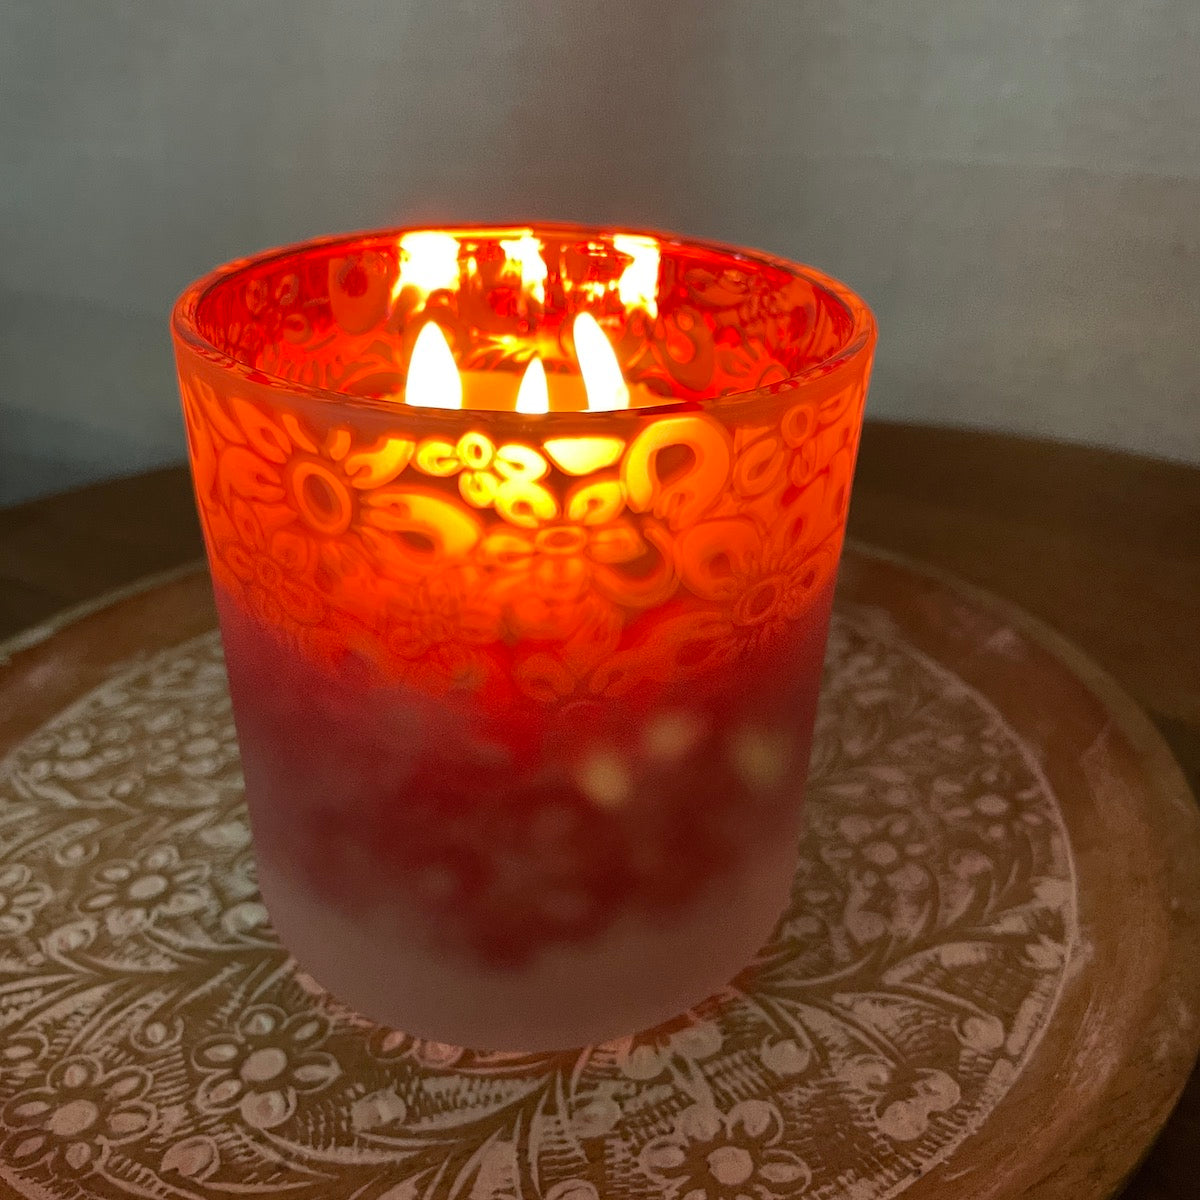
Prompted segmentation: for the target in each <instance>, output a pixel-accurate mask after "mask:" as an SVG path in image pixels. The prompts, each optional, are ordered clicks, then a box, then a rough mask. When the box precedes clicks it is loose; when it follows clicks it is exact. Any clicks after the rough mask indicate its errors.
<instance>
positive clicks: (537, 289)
mask: <svg viewBox="0 0 1200 1200" xmlns="http://www.w3.org/2000/svg"><path fill="white" fill-rule="evenodd" d="M500 249H501V250H503V251H504V257H505V258H507V259H508V261H509V262H510V263H512V264H513V265H514V266H515V267H516V268H517V273H518V274H519V275H520V276H521V284H522V286H523V287H524V288H525V290H526V291H527V292H528V293H529V296H530V297H531V298H532V299H534V300H536V301H537V302H538V303H539V304H545V302H546V276H547V274H548V272H547V270H546V262H545V260H544V259H543V258H542V244H541V242H539V241H538V239H537V238H535V237H534V236H533V235H532V234H531V233H525V234H522V235H521V236H520V237H519V238H506V239H505V240H503V241H501V243H500ZM543 411H544V410H543Z"/></svg>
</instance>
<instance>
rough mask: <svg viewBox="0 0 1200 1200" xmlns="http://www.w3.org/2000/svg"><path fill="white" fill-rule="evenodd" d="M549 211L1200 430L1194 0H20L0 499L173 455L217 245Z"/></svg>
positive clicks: (990, 401) (1148, 446)
mask: <svg viewBox="0 0 1200 1200" xmlns="http://www.w3.org/2000/svg"><path fill="white" fill-rule="evenodd" d="M527 216H558V217H564V218H580V219H584V220H593V219H594V220H602V221H628V222H631V223H644V224H651V225H658V226H663V227H668V228H677V229H680V230H682V231H685V232H692V233H696V234H701V235H706V236H714V237H719V238H722V239H726V240H731V241H738V242H744V243H748V244H752V245H758V246H761V247H764V248H767V249H770V250H773V251H776V252H779V253H782V254H786V255H792V256H797V257H801V258H804V259H807V260H808V261H811V262H813V263H816V264H818V265H820V266H822V267H824V268H826V269H828V270H830V271H832V272H833V273H835V274H837V275H839V276H841V277H842V278H844V279H845V280H846V281H847V282H849V283H851V284H853V285H855V286H856V287H857V288H858V289H859V290H860V291H862V292H863V293H864V294H865V295H866V296H867V298H868V299H869V300H870V301H871V302H872V304H873V305H874V307H875V308H876V311H877V313H878V315H879V318H880V323H881V327H882V341H881V346H880V353H879V358H878V367H877V374H876V384H875V387H874V389H873V393H872V401H871V411H872V412H873V413H874V414H875V415H878V416H887V417H893V418H898V419H903V420H914V421H934V422H944V423H951V424H965V425H982V426H990V427H995V428H1001V429H1008V430H1018V431H1024V432H1029V433H1034V434H1043V435H1050V436H1055V437H1062V438H1069V439H1076V440H1083V441H1088V442H1098V443H1105V444H1109V445H1113V446H1118V447H1125V448H1128V449H1131V450H1137V451H1143V452H1148V453H1152V454H1157V455H1163V456H1168V457H1174V458H1181V459H1187V460H1191V461H1193V462H1200V3H1198V2H1197V0H889V2H888V3H877V2H874V0H811V2H810V0H519V2H511V0H505V2H500V0H409V2H405V0H338V2H336V3H334V2H332V0H206V2H204V3H199V2H194V0H107V2H105V3H95V2H94V0H0V503H2V502H7V501H13V500H17V499H19V498H22V497H25V496H30V495H33V494H37V493H39V492H43V491H50V490H54V489H58V488H62V487H66V486H69V485H71V484H75V483H79V482H82V481H85V480H90V479H93V478H99V477H103V476H107V475H113V474H117V473H123V472H129V471H133V470H137V469H140V468H143V467H146V466H149V465H153V464H157V463H162V462H166V461H171V460H174V459H178V458H180V457H181V456H182V438H181V432H180V425H179V420H178V417H177V411H176V400H175V395H174V381H173V376H172V364H171V355H170V346H169V340H168V337H167V331H166V318H167V312H168V308H169V305H170V303H171V301H172V299H173V297H174V296H175V294H176V293H177V292H178V291H179V290H180V289H181V287H182V286H183V285H184V284H185V283H186V282H187V281H188V280H189V279H191V278H192V277H193V276H195V275H197V274H200V273H201V272H203V271H205V270H206V269H207V268H209V267H211V266H213V265H215V264H216V263H218V262H220V261H224V260H225V259H227V258H230V257H233V256H236V255H240V254H243V253H247V252H250V251H253V250H256V249H260V248H263V247H265V246H269V245H276V244H279V243H282V242H287V241H291V240H294V239H298V238H302V237H306V236H309V235H312V234H317V233H324V232H330V231H334V230H339V229H350V228H361V227H365V226H371V225H377V224H383V223H388V222H398V221H406V220H439V219H450V218H458V219H465V220H484V219H520V218H521V217H527Z"/></svg>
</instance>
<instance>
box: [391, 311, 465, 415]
mask: <svg viewBox="0 0 1200 1200" xmlns="http://www.w3.org/2000/svg"><path fill="white" fill-rule="evenodd" d="M404 399H405V403H407V404H408V405H409V406H410V407H411V408H462V406H463V390H462V379H461V378H460V377H459V374H458V364H457V363H456V362H455V361H454V355H453V354H452V353H451V352H450V344H449V343H448V342H447V341H446V335H445V334H444V333H443V332H442V328H441V326H440V325H438V324H437V323H436V322H435V321H430V322H429V323H428V324H427V325H423V326H422V327H421V332H420V333H418V334H417V340H416V342H415V343H414V344H413V350H412V357H411V358H410V359H409V360H408V383H407V384H406V386H405V389H404Z"/></svg>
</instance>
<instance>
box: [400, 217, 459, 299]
mask: <svg viewBox="0 0 1200 1200" xmlns="http://www.w3.org/2000/svg"><path fill="white" fill-rule="evenodd" d="M458 275H459V266H458V239H457V238H456V237H455V236H454V235H453V234H451V233H439V232H438V231H437V230H435V229H429V230H418V231H416V232H413V233H406V234H404V235H403V236H402V237H401V238H400V273H399V274H398V275H397V276H396V282H395V283H394V284H393V285H392V303H393V304H394V303H395V302H396V300H397V299H399V296H400V293H401V292H402V291H404V289H405V288H406V287H413V288H416V289H417V290H418V291H419V292H420V293H421V294H422V295H423V296H428V295H429V293H430V292H436V291H438V290H439V289H440V288H451V289H453V288H457V286H458Z"/></svg>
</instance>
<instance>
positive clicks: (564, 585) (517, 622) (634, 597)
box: [479, 480, 675, 637]
mask: <svg viewBox="0 0 1200 1200" xmlns="http://www.w3.org/2000/svg"><path fill="white" fill-rule="evenodd" d="M624 505H625V500H624V493H623V491H622V489H621V485H620V484H619V483H618V482H617V481H616V480H600V481H593V482H590V483H585V484H581V485H579V486H577V487H576V488H574V489H573V490H572V492H571V494H570V495H569V496H568V497H567V502H566V507H565V512H564V515H563V517H562V519H560V520H554V521H550V522H547V523H546V524H544V525H543V526H542V527H541V528H539V529H537V530H527V529H514V528H511V527H507V526H503V525H501V526H496V527H494V528H493V529H491V530H490V531H489V532H488V534H487V535H485V537H484V539H483V541H482V543H481V544H480V547H479V560H480V562H481V564H482V565H483V566H484V568H485V569H486V570H489V571H490V572H492V573H493V574H494V575H495V576H496V578H497V579H498V580H499V581H501V583H502V586H501V588H500V589H499V590H500V592H501V594H502V595H503V597H504V601H505V611H506V615H507V617H508V619H509V620H510V622H511V623H512V625H513V627H514V630H515V631H516V632H517V633H518V634H521V635H526V636H547V635H548V636H552V637H561V636H563V635H564V634H565V633H569V632H570V631H571V630H572V629H573V627H574V624H577V622H573V620H572V614H573V613H574V612H575V611H576V610H578V608H579V607H580V605H581V604H583V602H584V600H585V598H586V597H587V595H588V594H589V592H591V591H592V590H593V589H594V590H595V591H596V592H598V593H599V594H600V595H601V596H604V597H605V598H607V599H608V600H611V601H614V602H615V603H617V604H621V605H624V606H626V607H629V608H633V609H640V608H645V607H648V606H650V605H653V604H656V603H660V602H661V601H662V600H664V599H666V597H667V596H668V595H669V594H670V592H671V590H672V589H673V588H674V586H675V571H674V564H673V563H672V561H671V554H670V549H669V541H668V539H667V537H666V535H665V534H663V533H662V532H661V531H660V530H659V528H658V527H657V526H656V525H655V524H654V523H653V522H647V523H646V525H645V527H644V529H643V531H641V532H639V530H638V529H637V527H636V526H635V525H634V524H633V522H632V521H630V520H629V519H628V517H624V516H622V515H621V514H622V509H623V508H624Z"/></svg>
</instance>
